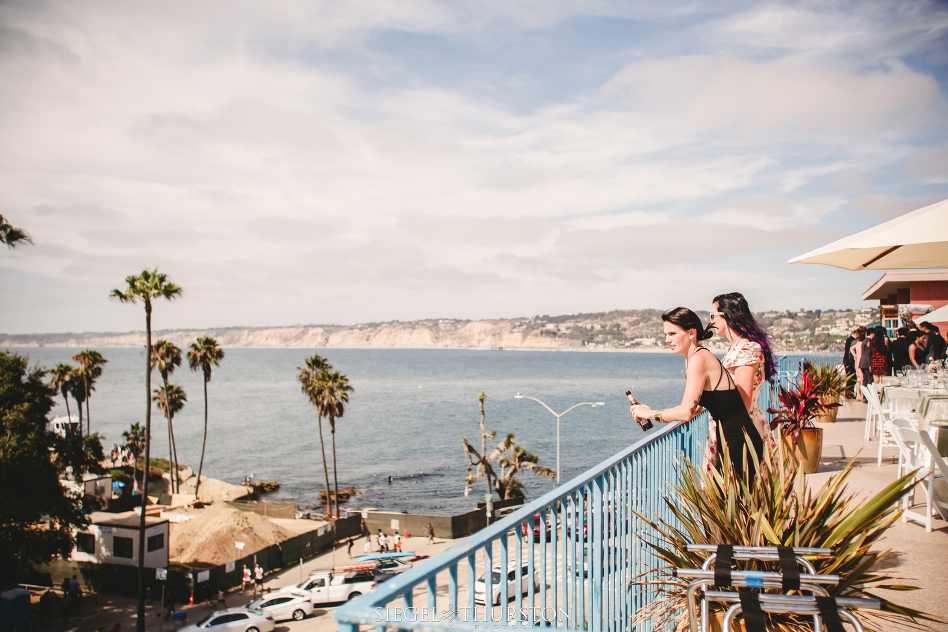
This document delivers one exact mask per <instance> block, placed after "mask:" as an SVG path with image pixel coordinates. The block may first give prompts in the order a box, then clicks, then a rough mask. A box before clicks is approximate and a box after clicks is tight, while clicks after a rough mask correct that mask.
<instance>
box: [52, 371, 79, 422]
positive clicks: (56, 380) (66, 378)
mask: <svg viewBox="0 0 948 632" xmlns="http://www.w3.org/2000/svg"><path fill="white" fill-rule="evenodd" d="M75 370H76V368H75V367H74V366H72V365H71V364H63V363H62V362H60V363H59V364H57V365H56V368H54V369H53V370H52V371H51V373H52V375H53V380H52V383H51V384H50V386H52V387H53V388H54V389H56V390H57V391H59V394H60V395H62V396H63V400H65V402H66V419H68V420H69V424H68V425H69V426H70V427H71V426H72V413H71V412H69V394H70V393H71V392H72V388H73V371H75Z"/></svg>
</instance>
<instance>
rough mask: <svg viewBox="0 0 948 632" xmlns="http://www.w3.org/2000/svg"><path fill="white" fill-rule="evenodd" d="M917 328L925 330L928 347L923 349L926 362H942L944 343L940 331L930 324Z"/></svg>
mask: <svg viewBox="0 0 948 632" xmlns="http://www.w3.org/2000/svg"><path fill="white" fill-rule="evenodd" d="M919 327H920V328H921V329H923V330H925V336H926V338H927V339H928V345H927V346H926V347H925V360H926V362H929V363H931V362H935V361H936V360H944V359H945V346H946V343H945V339H944V338H943V337H942V335H941V330H939V329H938V327H937V326H936V325H933V324H931V323H920V324H919Z"/></svg>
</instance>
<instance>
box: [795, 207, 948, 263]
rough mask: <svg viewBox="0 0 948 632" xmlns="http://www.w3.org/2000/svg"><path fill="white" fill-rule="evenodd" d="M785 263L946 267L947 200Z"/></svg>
mask: <svg viewBox="0 0 948 632" xmlns="http://www.w3.org/2000/svg"><path fill="white" fill-rule="evenodd" d="M787 263H820V264H823V265H827V266H835V267H837V268H843V269H844V270H925V269H929V268H948V200H942V201H941V202H938V203H936V204H932V205H931V206H926V207H925V208H920V209H918V210H917V211H912V212H911V213H908V214H906V215H903V216H901V217H897V218H895V219H893V220H891V221H888V222H886V223H884V224H879V225H878V226H875V227H873V228H870V229H868V230H864V231H862V232H861V233H856V234H855V235H850V236H849V237H844V238H843V239H840V240H839V241H834V242H833V243H831V244H829V245H828V246H823V247H822V248H819V249H817V250H814V251H812V252H808V253H806V254H805V255H800V256H799V257H794V258H793V259H791V260H790V261H788V262H787Z"/></svg>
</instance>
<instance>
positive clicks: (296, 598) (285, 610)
mask: <svg viewBox="0 0 948 632" xmlns="http://www.w3.org/2000/svg"><path fill="white" fill-rule="evenodd" d="M247 608H249V609H251V610H263V611H264V612H265V613H267V614H272V615H273V620H274V621H289V620H290V619H292V620H294V621H302V620H303V619H305V618H306V617H308V616H309V615H311V614H313V599H312V597H310V595H308V594H306V593H299V592H293V593H277V594H275V595H270V596H268V597H261V598H260V599H257V600H256V601H251V602H250V603H249V604H247Z"/></svg>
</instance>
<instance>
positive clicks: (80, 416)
mask: <svg viewBox="0 0 948 632" xmlns="http://www.w3.org/2000/svg"><path fill="white" fill-rule="evenodd" d="M76 408H78V409H79V435H80V436H82V402H80V401H79V400H78V399H77V400H76Z"/></svg>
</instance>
